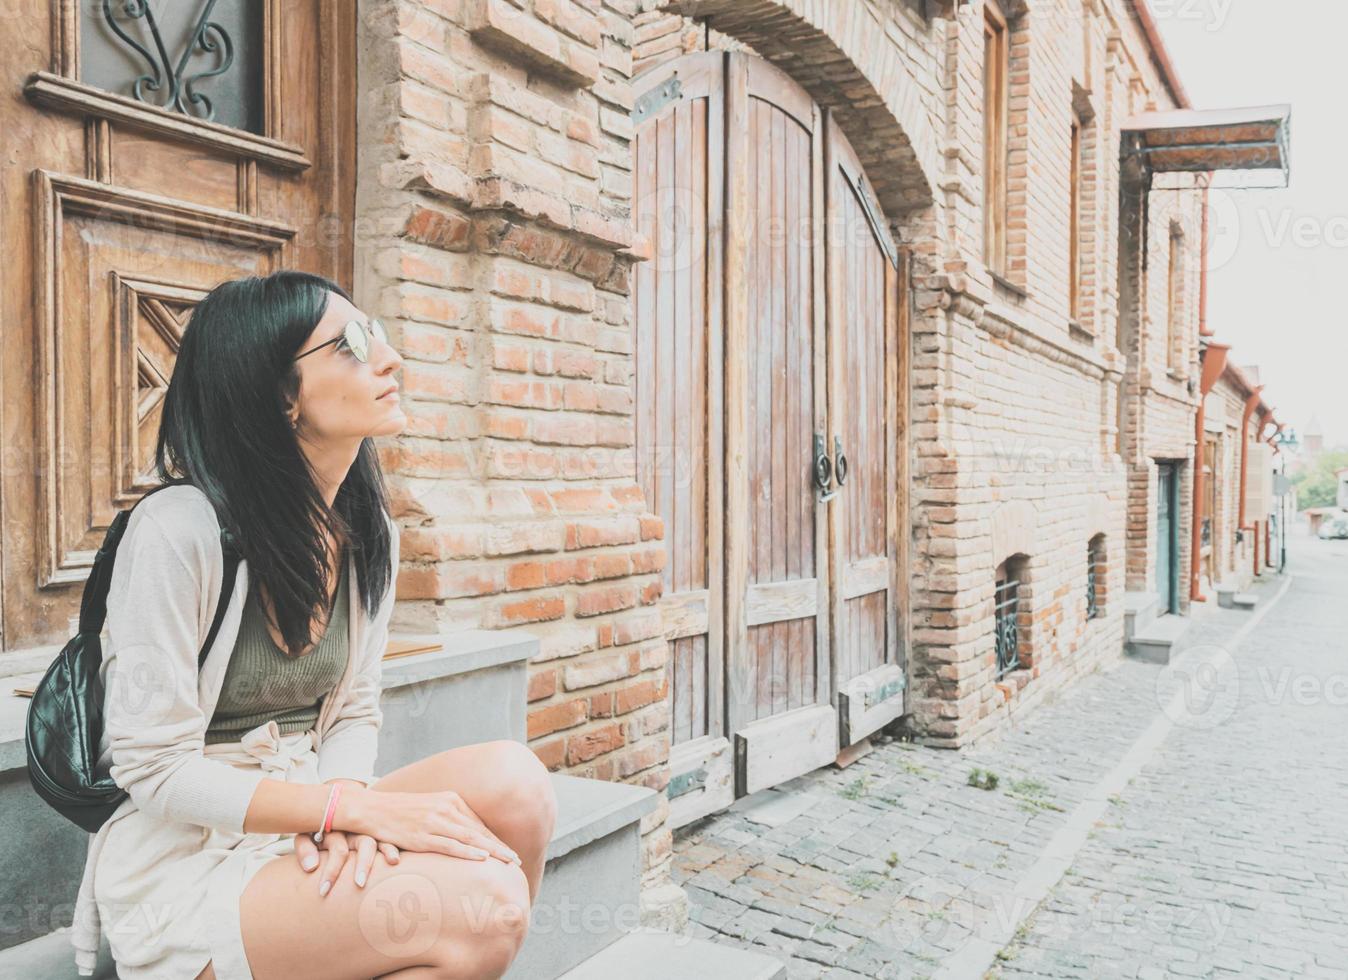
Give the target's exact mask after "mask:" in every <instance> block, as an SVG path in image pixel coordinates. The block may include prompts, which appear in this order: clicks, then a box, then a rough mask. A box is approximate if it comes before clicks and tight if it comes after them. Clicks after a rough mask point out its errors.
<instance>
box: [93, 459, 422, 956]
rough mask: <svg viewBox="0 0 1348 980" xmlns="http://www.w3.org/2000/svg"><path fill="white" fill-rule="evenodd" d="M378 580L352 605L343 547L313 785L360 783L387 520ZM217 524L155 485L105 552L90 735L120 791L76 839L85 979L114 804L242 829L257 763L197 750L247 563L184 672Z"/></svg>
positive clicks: (378, 652)
mask: <svg viewBox="0 0 1348 980" xmlns="http://www.w3.org/2000/svg"><path fill="white" fill-rule="evenodd" d="M385 519H386V520H388V522H389V533H390V536H391V541H390V543H391V554H390V558H391V564H392V570H391V574H392V576H393V578H392V579H391V580H390V586H389V589H388V591H387V593H386V594H385V596H384V599H383V601H382V602H381V603H380V605H379V608H378V610H377V611H376V613H375V615H374V617H373V618H370V617H368V616H366V614H365V612H364V610H363V608H362V606H361V602H360V595H359V588H358V582H357V575H356V568H355V558H354V555H353V556H352V557H350V558H349V559H348V561H349V564H348V574H347V578H348V583H349V590H350V591H349V594H350V606H351V615H350V616H349V629H350V634H349V640H348V643H349V649H350V651H351V656H349V657H348V658H347V667H346V670H345V672H344V673H343V675H342V679H341V681H340V682H339V683H338V685H337V687H336V688H334V690H333V691H332V693H331V694H329V695H328V696H327V697H325V698H324V699H323V706H322V708H321V709H320V711H319V715H318V721H317V722H316V723H315V728H316V729H317V733H318V736H317V752H318V772H319V779H320V780H321V781H322V782H327V781H328V780H330V779H338V778H342V779H358V780H360V781H361V782H364V783H367V784H368V783H370V782H373V780H374V764H375V754H376V752H377V749H378V732H379V727H380V725H381V724H382V723H383V712H382V710H381V709H380V706H379V692H380V673H381V669H382V666H383V655H384V650H385V648H386V647H387V645H388V631H389V617H390V615H391V614H392V611H393V603H394V592H395V590H394V588H393V584H392V583H393V581H396V576H397V571H398V545H399V540H398V527H397V525H396V524H395V523H394V522H393V521H392V519H391V518H389V517H388V515H385ZM224 572H225V564H224V552H223V549H222V548H221V545H220V525H219V522H218V521H217V519H216V516H215V511H214V508H213V507H212V506H211V503H210V501H209V499H208V498H207V497H206V495H205V494H204V493H202V492H201V491H200V490H198V489H197V488H196V487H192V486H186V485H184V486H177V487H170V488H168V489H166V490H161V491H159V492H158V493H156V494H154V495H153V496H151V497H148V498H147V499H146V500H144V501H143V502H142V503H140V504H139V505H137V507H136V509H135V511H133V512H132V514H131V519H130V521H129V522H128V523H127V526H126V531H125V533H124V535H123V537H122V540H121V542H120V544H119V545H118V547H117V557H116V560H115V562H114V564H113V571H112V580H111V583H110V585H109V588H108V602H107V609H108V614H107V627H106V634H105V636H106V639H105V642H104V647H103V666H102V668H101V669H100V671H99V674H100V679H101V680H102V682H103V689H104V716H103V717H104V732H103V737H102V739H101V741H100V742H99V765H100V767H102V768H105V769H107V770H108V771H109V773H110V774H111V776H112V779H113V781H114V782H116V784H117V785H118V786H119V787H121V788H122V789H125V790H126V791H127V794H128V799H126V800H124V801H123V802H122V805H121V806H120V807H118V809H117V811H116V812H115V813H114V814H113V815H112V817H110V818H109V819H108V821H107V822H106V823H105V824H103V826H102V827H101V828H100V829H99V831H98V832H97V833H95V834H91V835H90V839H89V853H88V856H87V857H86V859H85V865H84V874H83V877H82V879H81V882H80V890H79V895H78V897H77V898H76V902H75V919H74V924H73V926H72V928H71V943H72V944H73V945H74V946H75V951H76V952H75V961H76V966H77V968H78V969H79V972H80V973H81V974H83V975H85V976H88V975H91V974H92V973H93V969H94V964H95V960H96V957H97V954H98V946H99V941H100V938H101V935H102V927H101V922H100V919H99V912H98V907H97V905H96V903H95V902H94V898H93V895H94V893H93V869H94V866H95V864H96V862H97V859H98V853H99V849H100V848H101V846H102V842H103V838H104V836H105V831H106V830H107V828H108V827H109V826H110V825H111V824H112V822H113V821H114V820H115V819H117V817H118V816H120V815H122V814H123V813H124V812H126V811H127V810H128V809H131V808H134V809H140V810H144V811H146V812H148V813H151V814H154V815H155V816H157V817H160V818H162V819H164V820H169V821H179V822H186V823H194V824H200V825H201V826H205V827H213V828H218V829H222V830H229V831H234V832H236V833H242V832H243V820H244V815H245V814H246V813H247V812H248V805H249V803H250V802H251V801H252V798H253V791H254V790H255V789H256V788H257V784H258V783H259V782H261V781H262V780H263V779H264V778H266V776H265V773H264V771H263V770H262V769H261V768H256V769H252V768H239V767H236V766H231V765H229V764H228V763H225V762H221V761H219V760H217V759H211V758H208V757H206V756H205V755H203V753H202V748H203V746H204V744H205V735H206V725H207V722H208V720H209V719H210V716H211V714H212V713H213V712H214V710H215V704H216V701H217V699H218V698H219V696H220V689H221V687H222V686H223V684H224V677H225V670H226V668H227V667H228V664H229V658H228V657H227V656H225V657H220V656H216V655H215V654H216V651H219V650H226V651H231V652H232V651H233V649H234V642H235V639H236V637H237V636H238V632H239V624H240V622H241V619H242V616H243V607H244V601H245V599H246V598H247V595H248V563H247V561H240V562H239V569H238V574H237V576H236V578H235V582H234V593H233V598H232V599H231V600H230V604H229V607H228V609H227V611H226V612H225V616H224V619H223V620H221V623H220V630H219V632H218V633H217V634H216V637H215V640H214V642H213V643H212V645H211V649H210V651H209V652H208V653H207V656H206V662H205V664H204V665H203V666H202V667H201V669H200V671H199V672H198V668H197V656H198V654H199V653H200V651H201V647H202V644H204V643H205V642H206V634H207V633H209V632H210V627H211V623H212V621H213V620H214V618H215V610H216V604H217V602H218V601H219V596H220V590H221V588H222V586H223V584H224Z"/></svg>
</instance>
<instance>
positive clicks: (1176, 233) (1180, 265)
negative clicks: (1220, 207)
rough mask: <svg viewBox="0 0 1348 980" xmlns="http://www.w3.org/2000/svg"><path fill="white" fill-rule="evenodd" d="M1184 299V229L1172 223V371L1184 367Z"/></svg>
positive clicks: (1169, 309) (1168, 346) (1168, 276)
mask: <svg viewBox="0 0 1348 980" xmlns="http://www.w3.org/2000/svg"><path fill="white" fill-rule="evenodd" d="M1183 299H1184V231H1183V229H1181V228H1180V227H1179V225H1177V224H1174V223H1171V225H1170V256H1169V262H1168V264H1167V269H1166V367H1168V368H1169V369H1170V370H1172V371H1179V370H1181V369H1182V368H1183V366H1184V364H1183V358H1182V353H1183V340H1184V338H1183V335H1182V334H1181V332H1180V315H1181V313H1182V312H1183V309H1182V307H1183Z"/></svg>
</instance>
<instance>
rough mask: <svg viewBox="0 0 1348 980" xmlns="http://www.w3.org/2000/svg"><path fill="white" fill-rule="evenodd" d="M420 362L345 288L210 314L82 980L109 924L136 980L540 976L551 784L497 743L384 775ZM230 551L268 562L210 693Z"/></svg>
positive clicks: (130, 699)
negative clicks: (386, 460) (385, 679)
mask: <svg viewBox="0 0 1348 980" xmlns="http://www.w3.org/2000/svg"><path fill="white" fill-rule="evenodd" d="M401 364H402V359H401V358H400V357H399V355H398V353H397V352H396V351H395V350H394V349H393V348H392V347H391V346H390V345H389V344H388V343H387V341H386V338H385V336H384V332H383V328H382V326H380V325H379V324H378V322H377V321H372V320H369V319H367V317H366V316H365V315H364V314H362V313H361V312H360V310H358V309H357V308H356V307H355V306H354V305H353V304H352V302H351V299H350V297H349V296H348V295H347V294H346V293H345V292H344V291H343V290H342V289H341V288H340V287H338V286H337V285H335V284H334V283H332V282H330V281H328V280H326V279H323V278H321V277H317V276H311V275H308V274H305V273H299V272H289V271H285V272H278V273H275V274H273V275H270V276H267V277H265V278H258V277H251V278H246V279H240V280H237V281H232V282H226V283H223V284H221V285H220V286H218V287H216V288H215V289H214V290H212V291H211V292H210V293H209V294H208V295H207V296H206V297H205V298H203V299H202V301H201V302H200V304H199V305H198V306H197V308H196V310H195V311H194V313H193V315H192V319H191V322H190V324H189V326H188V328H187V330H186V331H185V333H184V335H183V339H182V345H181V349H180V350H179V353H178V358H177V363H176V364H175V366H174V370H173V378H172V381H171V383H170V385H169V388H168V393H167V395H166V398H165V402H164V411H163V417H162V421H161V426H160V433H159V442H158V445H157V451H156V464H157V471H158V476H159V478H160V479H161V480H163V481H164V482H166V483H172V482H175V481H180V482H181V485H175V486H169V487H167V488H166V489H163V490H160V491H157V492H155V493H154V494H153V495H152V496H150V497H148V498H147V499H145V500H144V501H143V502H141V503H140V504H138V505H137V507H136V509H135V510H134V511H133V513H132V517H131V520H130V521H129V522H128V524H127V528H126V532H125V535H124V537H123V540H122V542H121V544H120V546H119V548H118V553H117V558H116V561H115V564H114V569H113V575H112V582H111V585H110V588H109V593H108V602H107V608H108V614H107V630H108V642H107V644H106V647H105V651H106V652H105V656H104V662H103V668H102V669H103V681H104V685H105V688H104V689H105V692H106V694H105V719H104V726H105V735H104V739H103V743H102V744H101V745H100V761H101V764H102V765H106V766H108V767H109V771H110V773H111V775H112V778H113V779H114V780H115V781H116V783H117V785H118V786H120V787H122V788H123V789H126V790H127V793H128V799H127V800H126V801H125V802H124V803H123V804H122V806H121V807H120V808H119V809H118V810H117V812H116V813H114V814H113V816H112V817H111V818H110V819H109V820H108V822H107V823H106V824H105V825H104V826H103V827H102V828H100V830H99V832H98V834H96V835H94V837H93V838H92V839H91V842H90V854H89V859H88V862H87V863H86V868H85V880H84V881H83V882H82V883H81V887H80V898H79V903H78V905H77V910H76V926H75V930H74V933H73V935H72V941H73V942H74V943H75V946H76V948H77V963H78V965H79V967H80V970H81V972H82V973H86V974H87V973H91V972H92V967H93V953H92V952H91V949H92V951H94V952H96V951H97V948H98V937H99V931H98V930H99V928H100V927H102V928H103V930H104V931H105V932H106V933H107V935H108V941H109V944H110V946H111V948H112V952H113V956H114V959H116V961H117V968H118V975H119V976H120V977H122V978H124V980H125V978H144V980H148V978H154V980H159V978H163V980H169V978H173V980H180V978H191V977H196V978H197V980H209V978H216V980H247V978H249V977H255V978H257V980H279V978H286V980H295V978H302V977H324V978H327V980H340V978H350V980H364V978H368V977H375V976H380V977H397V978H399V980H414V978H415V980H423V978H430V977H456V978H465V980H466V978H479V977H498V976H500V975H501V974H502V973H503V972H504V971H505V969H506V967H507V966H508V965H509V963H510V962H511V960H512V959H513V957H514V956H515V954H516V952H517V951H518V949H519V946H520V943H521V942H522V941H523V938H524V934H525V932H526V929H527V924H528V914H529V908H530V906H531V903H532V902H533V900H534V899H535V897H536V896H537V894H538V888H539V882H540V880H541V878H542V874H543V863H544V857H545V850H546V847H547V843H548V840H549V839H550V837H551V834H552V828H553V823H554V820H555V815H556V800H555V797H554V796H553V792H552V789H551V783H550V781H549V779H548V776H547V772H546V770H545V768H544V766H543V765H542V763H540V762H539V761H538V759H537V758H536V757H535V756H534V755H533V753H532V752H531V751H529V749H528V748H526V747H525V746H523V745H521V744H519V743H516V742H512V741H496V742H486V743H481V744H477V745H471V746H467V747H464V748H458V749H451V750H448V751H444V752H439V753H436V754H434V755H431V756H428V757H427V758H424V759H422V760H421V761H419V762H415V763H412V764H410V765H407V766H404V767H402V768H401V769H397V770H395V771H393V772H391V773H389V774H388V775H386V776H384V777H383V778H380V779H374V777H373V767H374V761H375V751H376V743H377V732H378V729H379V726H380V724H381V721H382V713H381V711H380V708H379V677H380V662H381V658H382V655H383V652H384V647H385V645H386V642H387V639H388V624H389V617H390V614H391V612H392V607H393V599H394V587H393V586H394V579H395V577H396V573H397V569H398V533H397V530H398V529H397V525H396V524H394V523H393V521H392V520H391V519H390V517H389V516H388V513H387V504H386V492H385V488H384V483H383V476H382V474H381V472H380V468H379V463H378V460H377V456H376V451H375V447H374V443H373V442H372V438H373V437H375V436H384V435H394V434H397V433H399V432H401V431H402V430H403V427H404V426H405V425H406V423H407V417H406V416H405V415H404V414H403V410H402V408H401V406H400V404H399V399H398V393H397V383H396V382H395V381H394V379H393V374H394V372H395V371H397V370H398V368H399V367H400V366H401ZM222 528H223V529H225V530H226V531H227V532H228V534H229V535H230V536H231V538H232V540H233V541H234V542H235V543H236V544H237V547H238V550H239V553H240V556H241V560H240V562H239V564H238V571H237V575H236V580H235V585H234V589H233V591H232V593H231V594H230V595H229V596H225V597H223V600H224V601H227V602H228V606H227V607H226V610H227V611H226V613H225V614H224V618H223V619H222V620H221V624H220V627H219V631H218V633H217V635H216V637H215V639H214V641H213V642H212V643H211V645H210V648H209V652H208V654H207V657H206V660H205V663H204V664H203V665H202V666H201V669H200V671H199V672H198V663H197V656H198V653H199V651H200V649H201V647H202V645H203V644H204V643H205V642H206V640H207V638H208V632H209V629H210V624H211V623H212V621H213V619H214V617H215V613H216V606H217V604H218V602H219V601H222V597H221V592H222V590H223V588H224V581H225V576H224V551H223V546H222V543H221V530H222ZM338 786H340V792H338V791H337V790H336V789H335V788H334V787H338ZM324 827H328V828H330V829H328V830H327V831H326V832H324V833H322V834H318V833H316V832H317V831H319V830H320V829H322V828H324ZM315 838H318V839H317V840H315Z"/></svg>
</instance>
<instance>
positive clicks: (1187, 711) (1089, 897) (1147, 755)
mask: <svg viewBox="0 0 1348 980" xmlns="http://www.w3.org/2000/svg"><path fill="white" fill-rule="evenodd" d="M1288 571H1289V573H1290V576H1289V578H1285V579H1277V578H1273V577H1270V579H1269V580H1268V581H1264V582H1260V583H1258V584H1256V585H1255V586H1254V588H1253V590H1252V591H1254V592H1255V593H1256V594H1257V595H1258V596H1259V603H1258V605H1257V606H1256V608H1255V609H1254V610H1253V611H1252V612H1247V611H1241V610H1227V609H1223V610H1216V609H1212V610H1205V611H1204V613H1203V614H1201V615H1200V617H1199V618H1198V619H1197V620H1196V621H1195V622H1194V624H1193V625H1192V627H1191V628H1190V631H1189V634H1188V636H1187V637H1186V640H1185V643H1184V652H1183V653H1182V654H1180V655H1179V656H1178V657H1177V658H1176V659H1175V661H1174V662H1172V663H1171V664H1170V665H1169V666H1168V667H1161V666H1157V665H1155V664H1148V663H1143V662H1139V661H1135V660H1132V659H1123V660H1121V661H1120V662H1118V663H1117V665H1115V666H1113V667H1111V668H1109V669H1106V670H1104V671H1102V672H1099V673H1096V674H1094V675H1091V676H1089V677H1086V678H1083V679H1082V680H1081V681H1079V682H1078V683H1077V684H1075V685H1074V686H1072V687H1071V688H1069V689H1068V690H1067V691H1066V692H1064V693H1062V694H1061V695H1060V696H1059V697H1057V698H1055V699H1053V700H1051V701H1046V702H1045V703H1044V704H1043V705H1042V706H1041V707H1040V708H1039V709H1038V710H1037V711H1036V712H1034V713H1033V714H1031V715H1030V716H1029V717H1028V718H1027V719H1026V720H1025V721H1023V722H1022V723H1021V724H1020V725H1019V726H1018V727H1013V728H1010V729H1008V730H1007V731H1005V732H1004V733H1003V734H1002V735H1001V736H1000V737H998V738H997V739H996V740H995V741H991V742H987V743H985V744H982V745H978V746H975V747H974V748H972V749H969V750H965V751H963V752H950V751H945V750H934V749H926V748H922V747H919V746H915V745H912V744H908V743H904V742H899V741H888V742H886V743H884V744H881V745H879V746H878V748H877V749H876V750H875V751H874V752H872V753H871V754H870V755H868V756H866V757H865V758H863V759H861V760H859V761H858V762H856V763H854V764H853V765H852V766H850V767H848V768H847V769H845V770H837V769H834V768H832V767H827V768H825V769H822V770H819V771H816V772H813V773H810V774H807V775H806V776H803V777H800V778H798V779H796V780H793V781H792V782H790V783H788V784H786V785H785V786H784V787H781V788H780V789H779V790H768V791H764V792H762V793H759V794H755V795H754V796H752V797H746V798H744V799H741V800H739V801H738V802H737V803H736V804H735V806H734V807H732V808H731V809H730V810H729V811H727V812H724V813H721V814H718V815H714V816H712V817H709V818H706V819H704V820H701V821H698V822H696V823H694V824H691V825H689V826H688V827H685V828H683V829H682V830H680V831H679V832H677V834H676V839H675V852H676V854H675V874H676V878H677V880H678V881H679V882H680V883H681V884H683V885H684V887H685V888H686V890H687V892H688V894H689V897H690V899H691V901H692V905H693V909H692V911H691V913H690V919H691V920H692V921H691V922H690V924H689V931H690V932H691V934H693V935H696V936H706V937H714V938H716V939H718V940H719V941H722V942H736V943H738V944H741V945H746V946H755V947H758V948H760V949H762V948H766V949H768V950H772V951H775V955H777V956H778V957H779V958H780V959H782V960H783V961H785V962H786V963H787V967H788V975H789V976H791V977H820V976H823V977H830V978H833V977H855V976H864V977H883V978H888V977H903V978H907V977H928V976H929V977H938V976H939V977H955V978H962V977H975V978H976V977H983V976H985V975H990V976H994V977H995V976H1000V977H1006V978H1011V977H1016V978H1021V977H1036V976H1048V977H1139V978H1143V977H1167V976H1175V977H1221V976H1242V977H1244V976H1253V977H1260V976H1297V977H1348V834H1345V831H1344V827H1343V821H1344V819H1345V814H1348V725H1345V724H1344V721H1345V713H1348V671H1346V670H1345V667H1346V666H1348V665H1346V664H1345V653H1346V652H1348V640H1346V639H1345V638H1348V601H1345V599H1346V598H1348V543H1345V542H1329V541H1317V540H1313V539H1310V538H1307V537H1302V536H1301V535H1300V534H1299V533H1298V534H1295V535H1294V536H1293V542H1292V547H1291V549H1290V560H1289V563H1288ZM1213 605H1214V606H1215V601H1214V602H1213ZM975 768H977V769H982V770H985V771H987V772H991V773H993V774H995V775H996V776H997V785H996V786H995V788H993V789H982V788H978V787H975V786H972V785H970V784H969V776H970V773H971V772H972V771H973V770H974V769H975Z"/></svg>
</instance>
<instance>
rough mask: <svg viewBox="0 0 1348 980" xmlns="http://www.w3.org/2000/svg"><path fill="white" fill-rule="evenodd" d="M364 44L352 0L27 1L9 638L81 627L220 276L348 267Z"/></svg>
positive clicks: (10, 420)
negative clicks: (200, 304) (204, 302)
mask: <svg viewBox="0 0 1348 980" xmlns="http://www.w3.org/2000/svg"><path fill="white" fill-rule="evenodd" d="M354 46H355V14H354V5H351V4H347V3H337V2H332V0H284V2H282V0H250V2H240V3H231V4H220V5H218V6H217V5H215V4H213V3H210V2H195V0H194V2H186V0H183V2H177V0H175V2H173V3H168V2H162V0H161V2H153V0H151V2H146V3H140V4H123V3H107V4H103V3H78V4H76V3H70V2H68V0H50V2H45V3H34V4H31V5H30V6H29V7H28V8H25V14H24V16H23V17H12V18H10V19H9V20H8V21H7V23H6V36H5V39H4V41H2V42H0V65H3V70H4V71H3V84H4V85H5V86H7V88H8V90H9V93H10V97H9V98H6V99H4V100H3V101H2V102H0V130H2V131H3V132H4V133H5V134H6V164H7V165H6V166H5V168H4V171H3V175H2V176H0V221H3V225H2V226H0V227H3V238H4V248H5V252H6V256H5V264H4V271H3V274H0V312H2V314H3V315H2V316H0V336H2V337H3V341H4V352H5V353H4V358H3V368H2V369H0V370H2V371H3V373H2V374H0V395H2V396H3V398H2V399H0V405H2V407H0V412H3V416H2V417H0V421H2V425H3V435H4V450H5V457H4V467H3V471H2V472H0V515H2V516H3V523H2V524H0V529H2V530H0V599H3V602H2V603H0V637H2V639H3V648H4V649H5V650H9V651H13V650H16V649H18V648H26V647H32V646H35V645H39V644H44V643H58V642H61V641H62V640H64V638H65V637H66V636H67V634H68V630H69V620H70V617H71V616H72V615H73V614H75V613H76V612H77V611H78V607H79V600H80V589H81V584H82V583H83V581H84V579H85V577H86V576H87V573H88V569H89V568H90V566H91V565H92V560H93V554H94V551H95V549H96V548H97V547H98V545H99V543H100V542H101V540H102V537H103V533H104V531H105V530H106V528H107V526H108V524H109V522H110V521H111V519H112V517H113V515H114V514H115V513H116V511H117V510H118V509H121V508H124V507H127V506H129V505H130V504H131V503H133V502H134V501H135V500H136V499H137V498H138V497H139V496H140V494H141V493H143V492H144V490H146V489H147V488H148V487H149V486H150V485H152V482H153V481H152V480H151V479H150V478H149V475H148V474H149V473H150V471H151V459H152V456H153V451H154V442H155V438H156V435H157V432H158V425H159V416H160V410H161V403H162V399H163V395H164V391H165V389H166V387H167V384H168V379H169V377H170V375H171V372H172V369H173V361H174V356H175V352H176V351H177V349H178V343H179V339H180V338H181V336H182V331H183V326H184V324H185V323H186V321H187V319H188V317H189V315H190V313H191V310H192V307H193V306H194V304H195V303H196V302H197V301H198V300H199V299H200V297H201V296H202V295H204V294H205V292H206V291H207V290H209V289H210V288H211V287H212V286H214V285H216V284H217V283H218V282H220V281H222V280H225V279H229V278H234V277H237V276H240V275H246V274H254V273H258V274H265V273H267V272H270V271H272V270H274V269H277V268H280V267H283V266H285V267H294V268H303V269H307V270H310V271H314V272H319V273H322V274H324V275H328V276H330V277H332V278H334V279H336V280H337V281H339V282H343V283H344V284H348V285H349V283H350V280H351V267H352V242H351V236H350V234H349V231H350V228H351V211H352V204H353V201H354V168H353V161H354V146H355V119H354V112H353V95H354V83H355V71H354V56H355V55H354ZM35 656H37V654H35ZM11 662H13V661H11ZM44 665H45V664H44Z"/></svg>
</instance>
